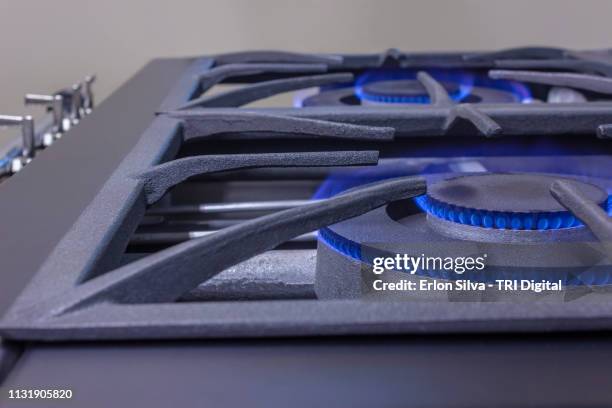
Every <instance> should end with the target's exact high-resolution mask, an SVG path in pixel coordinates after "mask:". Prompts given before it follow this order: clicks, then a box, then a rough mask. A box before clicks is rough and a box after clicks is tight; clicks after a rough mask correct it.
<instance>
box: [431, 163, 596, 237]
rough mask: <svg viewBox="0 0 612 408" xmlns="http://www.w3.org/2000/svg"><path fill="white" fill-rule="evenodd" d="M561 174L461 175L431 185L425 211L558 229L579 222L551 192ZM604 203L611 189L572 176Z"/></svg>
mask: <svg viewBox="0 0 612 408" xmlns="http://www.w3.org/2000/svg"><path fill="white" fill-rule="evenodd" d="M558 179H559V178H558V177H553V176H546V175H537V174H484V175H473V176H463V177H457V178H453V179H449V180H445V181H441V182H438V183H436V184H434V185H433V186H431V187H430V188H429V190H428V192H427V196H426V197H425V199H423V200H421V204H422V205H423V207H424V209H425V210H426V211H427V212H428V213H429V214H432V215H434V216H436V217H439V218H443V219H446V220H448V221H452V222H457V223H461V224H468V225H473V226H478V227H485V228H499V229H542V230H544V229H558V228H569V227H574V226H578V225H581V224H580V222H579V221H578V220H576V219H575V217H574V216H573V215H572V214H571V213H570V212H569V211H567V210H566V209H565V208H564V207H562V206H561V205H560V204H559V203H558V202H557V201H556V200H555V199H554V198H553V197H552V195H551V194H550V191H549V189H550V185H551V183H552V182H553V181H554V180H558ZM567 181H568V182H570V183H572V184H573V185H575V186H576V188H578V189H579V190H580V191H581V192H583V193H584V194H585V195H586V196H587V197H589V198H590V199H591V200H593V201H594V202H596V203H598V204H599V205H601V206H602V207H604V206H605V204H606V202H607V198H608V196H607V193H606V192H605V191H604V190H602V189H601V188H599V187H597V186H594V185H592V184H588V183H584V182H581V181H577V180H571V179H568V180H567Z"/></svg>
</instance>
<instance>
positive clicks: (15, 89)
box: [0, 0, 612, 114]
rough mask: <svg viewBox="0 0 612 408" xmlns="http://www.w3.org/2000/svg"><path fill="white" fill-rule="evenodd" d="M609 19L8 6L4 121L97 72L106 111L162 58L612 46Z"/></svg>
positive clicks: (603, 14)
mask: <svg viewBox="0 0 612 408" xmlns="http://www.w3.org/2000/svg"><path fill="white" fill-rule="evenodd" d="M611 17H612V1H604V0H582V1H570V0H505V1H497V0H488V1H487V0H454V1H452V0H447V1H441V0H437V1H435V0H429V1H400V0H378V1H373V0H371V1H367V0H225V1H211V0H180V1H168V2H161V1H154V0H148V1H144V0H143V1H126V0H123V1H121V0H97V1H86V0H52V1H41V0H36V1H35V0H0V60H1V69H0V113H7V114H19V113H22V112H25V111H26V109H25V108H24V107H23V105H22V98H23V94H24V93H26V92H40V93H42V92H51V91H54V90H56V89H58V88H61V87H63V86H66V85H69V84H71V83H72V82H74V81H75V80H77V79H78V78H81V77H82V76H84V75H86V74H88V73H91V72H95V73H97V75H98V82H97V84H96V86H95V89H96V94H97V97H98V100H100V99H102V98H104V97H106V96H107V95H108V94H109V93H110V92H112V90H114V89H115V88H117V87H118V86H119V85H120V84H121V83H122V82H123V81H125V80H126V79H127V78H129V76H130V75H132V74H133V73H134V72H135V71H136V70H138V69H139V68H140V67H141V66H142V65H143V64H144V63H146V62H147V61H148V60H149V59H152V58H155V57H159V56H184V55H201V54H207V53H217V52H227V51H235V50H243V49H270V48H272V49H286V50H298V51H312V52H339V51H343V52H372V51H381V50H384V49H386V48H389V47H398V48H401V49H404V50H428V49H432V50H460V49H468V50H469V49H473V50H477V49H492V48H501V47H511V46H518V45H525V44H539V45H556V46H563V47H568V48H599V47H612V24H610V18H611Z"/></svg>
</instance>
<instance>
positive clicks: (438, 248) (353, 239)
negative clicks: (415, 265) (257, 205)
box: [316, 173, 612, 300]
mask: <svg viewBox="0 0 612 408" xmlns="http://www.w3.org/2000/svg"><path fill="white" fill-rule="evenodd" d="M374 178H375V177H370V179H367V180H366V179H364V180H363V182H366V183H367V182H371V181H372V179H374ZM556 180H562V181H565V182H566V183H568V184H569V185H571V186H572V187H573V188H575V189H577V190H578V191H580V192H581V194H583V195H584V196H585V197H586V198H587V199H588V200H590V201H592V202H594V203H597V205H599V206H600V207H604V208H605V207H606V204H607V198H608V195H607V193H606V190H605V189H604V188H602V187H600V186H599V185H600V184H601V185H602V186H603V185H604V184H605V183H606V182H605V181H602V180H598V181H595V180H588V181H587V180H585V179H581V178H577V177H558V176H551V175H547V174H532V173H529V174H527V173H525V174H505V173H503V174H499V173H497V174H495V173H487V174H473V175H465V176H460V177H457V176H456V175H452V174H451V175H449V174H446V175H444V174H438V175H435V176H434V177H431V180H430V181H431V184H430V187H429V188H428V192H427V194H426V195H422V196H419V197H416V198H415V199H413V200H404V201H399V202H395V203H391V204H389V205H387V206H386V207H384V208H380V209H378V210H375V211H372V212H370V213H368V214H364V215H362V216H359V217H356V218H353V219H351V220H347V221H344V222H341V223H338V224H335V225H332V226H329V227H326V228H323V229H322V230H321V231H320V233H319V240H320V245H319V252H318V256H319V258H320V259H319V262H318V266H317V286H316V288H317V295H318V296H320V297H362V296H370V295H372V294H373V292H372V291H371V289H370V288H371V285H370V284H369V283H367V282H365V283H364V280H363V279H364V277H365V276H370V275H371V273H365V274H364V273H362V272H361V271H362V270H363V268H366V270H369V269H368V268H371V265H372V264H373V262H374V259H375V258H376V257H394V256H397V255H398V254H409V255H411V256H420V255H426V256H432V257H447V256H452V254H463V256H465V255H466V254H485V253H486V254H487V256H488V260H487V268H486V271H484V272H482V273H470V279H471V280H473V281H480V282H484V283H490V282H495V281H496V280H498V279H534V280H541V279H558V280H561V281H563V282H564V284H565V285H568V286H570V287H578V286H581V285H586V284H588V285H606V284H609V283H610V282H612V265H610V264H609V261H608V260H606V259H601V254H599V253H598V252H597V251H596V250H594V249H593V247H592V245H591V244H592V242H593V237H592V235H591V233H590V232H589V230H588V229H586V228H585V227H584V226H582V224H581V223H579V222H578V221H577V220H576V219H575V217H574V216H573V215H572V214H571V213H569V212H568V211H567V210H566V209H565V208H563V207H562V206H561V205H560V204H559V203H558V202H557V201H556V200H555V199H554V198H553V197H552V195H551V193H550V187H551V185H552V183H553V182H554V181H556ZM331 184H332V185H327V186H325V188H324V191H323V193H325V192H326V191H327V192H329V191H334V186H333V183H331ZM595 184H597V185H595ZM356 185H357V183H356V182H355V181H353V182H352V185H351V186H350V188H351V189H352V188H355V186H356ZM606 187H608V188H609V187H610V186H609V185H607V186H606ZM336 188H337V189H339V190H343V189H344V188H342V187H339V188H338V187H336ZM336 191H337V190H336ZM348 191H350V190H348ZM598 262H599V266H598V267H597V268H595V269H592V270H590V271H589V272H588V273H586V274H585V273H584V271H585V270H586V269H589V268H590V266H589V265H594V264H597V263H598ZM587 266H589V267H588V268H587ZM347 271H351V272H347ZM340 275H341V276H340ZM415 275H416V276H412V275H410V274H408V273H405V271H395V272H391V273H389V274H388V276H387V278H384V277H383V280H384V279H390V280H394V281H397V280H398V279H400V280H401V279H411V278H419V279H421V278H425V279H441V280H456V279H461V278H462V276H461V275H456V274H450V273H448V271H445V270H418V271H416V273H415ZM578 276H580V277H578ZM409 297H410V296H409ZM413 298H414V297H413ZM494 299H499V297H494V298H491V299H490V300H494ZM438 300H439V299H438Z"/></svg>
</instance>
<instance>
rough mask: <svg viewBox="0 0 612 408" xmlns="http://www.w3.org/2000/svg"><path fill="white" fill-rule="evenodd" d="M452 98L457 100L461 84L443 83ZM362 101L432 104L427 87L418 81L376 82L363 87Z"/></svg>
mask: <svg viewBox="0 0 612 408" xmlns="http://www.w3.org/2000/svg"><path fill="white" fill-rule="evenodd" d="M441 84H442V86H444V88H445V89H446V91H447V92H448V94H449V95H450V96H451V98H453V97H454V98H457V97H459V95H460V92H461V89H460V86H459V84H457V83H453V82H442V83H441ZM359 97H360V99H361V100H362V101H365V102H375V103H430V99H429V95H428V94H427V90H426V89H425V87H424V86H423V85H422V84H421V83H420V82H419V81H417V80H416V79H398V80H388V81H376V82H370V83H367V84H365V85H363V87H362V89H361V94H360V95H359Z"/></svg>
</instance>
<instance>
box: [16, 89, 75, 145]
mask: <svg viewBox="0 0 612 408" xmlns="http://www.w3.org/2000/svg"><path fill="white" fill-rule="evenodd" d="M25 104H26V105H42V106H45V107H46V108H47V109H48V110H50V111H51V114H52V115H53V127H52V129H51V131H50V132H48V133H47V134H45V135H44V136H43V144H44V145H45V146H48V145H50V144H51V143H53V140H54V139H59V138H60V137H62V134H63V133H64V132H65V131H66V130H67V129H66V128H65V126H64V97H63V96H62V95H59V94H55V95H40V94H26V96H25Z"/></svg>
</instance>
